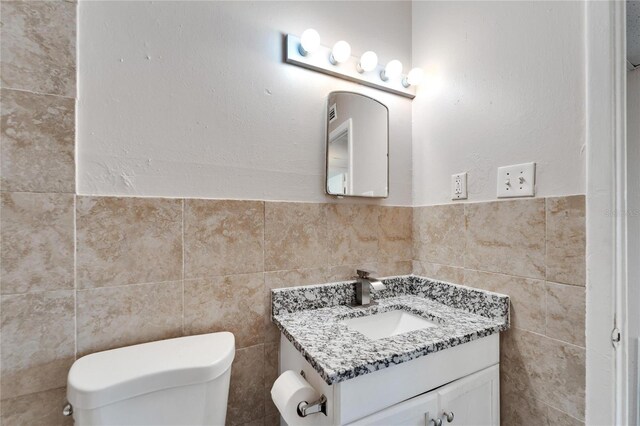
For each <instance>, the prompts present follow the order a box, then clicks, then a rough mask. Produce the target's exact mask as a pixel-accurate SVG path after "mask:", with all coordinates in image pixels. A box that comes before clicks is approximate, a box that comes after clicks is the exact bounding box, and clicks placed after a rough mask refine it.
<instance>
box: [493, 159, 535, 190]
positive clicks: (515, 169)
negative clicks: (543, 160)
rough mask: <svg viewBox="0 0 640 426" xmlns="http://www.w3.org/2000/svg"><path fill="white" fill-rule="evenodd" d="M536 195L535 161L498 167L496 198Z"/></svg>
mask: <svg viewBox="0 0 640 426" xmlns="http://www.w3.org/2000/svg"><path fill="white" fill-rule="evenodd" d="M534 195H536V163H523V164H515V165H513V166H504V167H498V198H514V197H533V196H534Z"/></svg>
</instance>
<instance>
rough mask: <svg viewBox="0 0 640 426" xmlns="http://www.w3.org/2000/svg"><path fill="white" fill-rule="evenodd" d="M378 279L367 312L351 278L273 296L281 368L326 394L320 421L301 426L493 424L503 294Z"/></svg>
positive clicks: (504, 319) (504, 321)
mask: <svg viewBox="0 0 640 426" xmlns="http://www.w3.org/2000/svg"><path fill="white" fill-rule="evenodd" d="M383 283H384V285H385V287H386V289H385V290H382V291H380V292H378V293H377V294H375V295H374V298H375V301H376V304H374V305H371V306H368V307H354V304H355V299H356V296H355V295H356V289H355V283H353V282H345V283H334V284H325V285H315V286H306V287H294V288H285V289H277V290H272V309H273V322H274V323H275V324H276V325H277V326H278V328H279V329H280V331H281V333H282V334H281V343H280V372H281V373H282V372H284V371H286V370H294V371H296V372H301V374H303V375H304V377H305V379H306V380H307V381H308V382H309V384H310V385H311V386H312V387H313V388H315V390H316V391H317V392H318V393H319V394H322V395H324V397H326V406H325V411H326V415H325V414H323V413H316V414H310V415H308V416H306V417H305V418H302V417H301V418H300V420H301V421H300V424H313V425H347V424H353V425H435V426H439V425H441V424H442V425H444V424H448V423H451V424H453V425H474V426H475V425H499V424H500V415H499V359H500V357H499V342H500V340H499V333H500V331H503V330H506V329H507V328H508V327H509V298H508V297H507V296H504V295H500V294H496V293H491V292H486V291H482V290H477V289H472V288H469V287H464V286H458V285H455V284H449V283H444V282H440V281H434V280H430V279H426V278H422V277H416V276H402V277H394V278H388V279H385V280H383ZM307 402H311V401H307Z"/></svg>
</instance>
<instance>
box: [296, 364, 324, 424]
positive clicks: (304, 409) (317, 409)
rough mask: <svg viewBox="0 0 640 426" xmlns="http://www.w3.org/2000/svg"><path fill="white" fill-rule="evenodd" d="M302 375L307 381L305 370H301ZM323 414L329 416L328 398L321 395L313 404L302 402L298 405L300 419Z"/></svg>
mask: <svg viewBox="0 0 640 426" xmlns="http://www.w3.org/2000/svg"><path fill="white" fill-rule="evenodd" d="M300 375H301V376H302V377H303V378H304V379H306V378H307V375H306V374H304V370H300ZM316 413H322V414H324V415H325V416H326V415H327V397H326V396H324V394H323V395H320V399H318V400H317V401H314V402H312V403H310V404H309V403H308V402H307V401H302V402H301V403H300V404H298V415H299V416H300V417H307V416H308V415H309V414H316Z"/></svg>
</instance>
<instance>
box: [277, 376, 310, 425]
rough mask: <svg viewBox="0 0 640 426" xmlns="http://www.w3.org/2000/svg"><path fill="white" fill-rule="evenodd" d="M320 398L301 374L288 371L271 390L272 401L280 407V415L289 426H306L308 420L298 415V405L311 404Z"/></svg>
mask: <svg viewBox="0 0 640 426" xmlns="http://www.w3.org/2000/svg"><path fill="white" fill-rule="evenodd" d="M318 398H320V394H319V393H318V392H317V391H316V390H315V389H314V388H313V387H312V386H311V385H310V384H309V382H307V381H306V380H305V379H304V377H302V376H301V375H300V373H296V372H295V371H293V370H287V371H285V372H284V373H282V374H281V375H280V377H278V378H277V379H276V381H275V382H274V383H273V387H272V388H271V399H273V402H274V404H276V407H278V411H280V415H281V416H282V418H284V421H285V422H287V424H288V425H291V426H293V425H304V424H305V423H307V422H306V421H305V420H307V419H308V417H307V418H304V417H300V416H299V415H298V404H300V403H301V402H303V401H306V402H308V403H311V402H313V401H316V400H317V399H318Z"/></svg>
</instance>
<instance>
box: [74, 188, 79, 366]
mask: <svg viewBox="0 0 640 426" xmlns="http://www.w3.org/2000/svg"><path fill="white" fill-rule="evenodd" d="M77 205H78V196H77V195H74V196H73V328H74V330H73V337H74V338H73V342H74V348H73V358H74V359H77V358H78V277H77V275H78V217H77Z"/></svg>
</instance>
